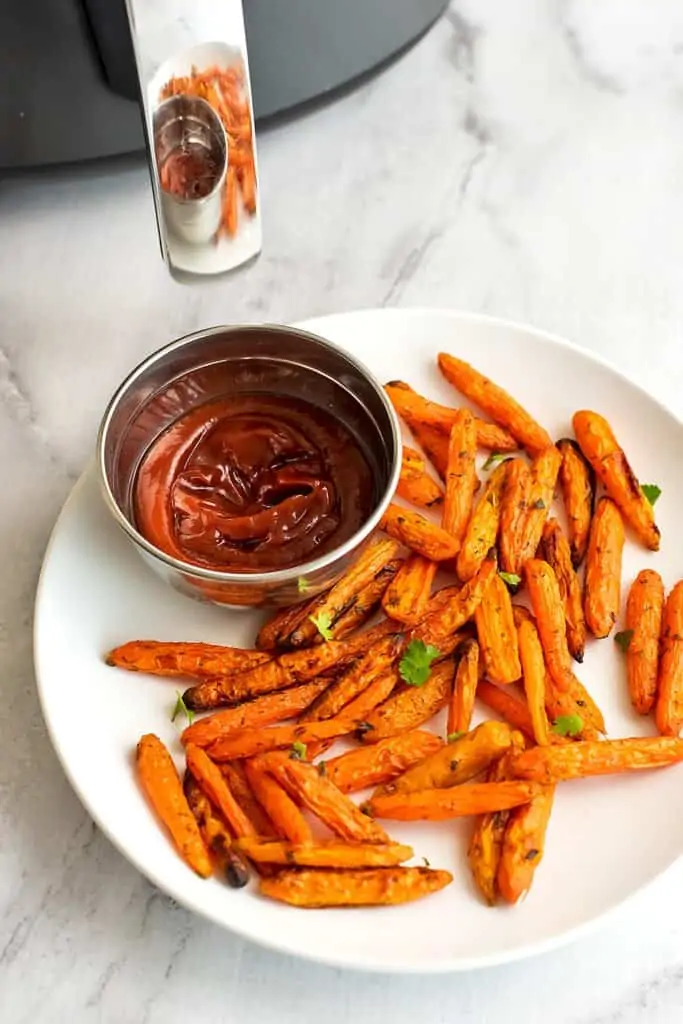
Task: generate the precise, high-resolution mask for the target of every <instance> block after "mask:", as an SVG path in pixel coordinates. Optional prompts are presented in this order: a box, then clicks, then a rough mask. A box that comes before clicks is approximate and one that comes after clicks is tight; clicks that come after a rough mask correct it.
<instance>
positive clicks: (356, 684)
mask: <svg viewBox="0 0 683 1024" xmlns="http://www.w3.org/2000/svg"><path fill="white" fill-rule="evenodd" d="M403 641H404V638H403V634H402V633H390V634H389V636H386V637H384V638H383V639H381V640H378V641H377V643H376V644H373V645H372V647H370V649H369V650H368V652H367V653H366V654H365V655H364V656H363V657H362V658H360V659H359V660H358V661H357V662H356V663H355V665H353V666H352V667H351V668H350V669H348V670H347V671H346V672H344V673H343V674H342V675H341V676H339V678H338V679H336V680H335V681H334V682H333V683H332V684H331V685H330V686H328V687H327V689H326V690H324V692H323V693H322V694H321V695H320V697H319V698H318V699H317V700H315V701H314V702H313V704H311V706H310V707H309V708H308V710H307V711H305V712H304V714H303V715H302V716H301V719H300V721H302V722H321V721H322V720H323V719H325V718H333V717H334V716H335V715H338V714H340V713H341V711H342V709H343V708H345V707H346V705H347V704H349V703H350V702H351V701H352V700H354V699H355V698H356V697H358V695H359V694H360V693H362V692H363V690H365V689H367V687H368V686H369V685H370V683H372V682H373V681H374V680H375V679H376V678H377V677H378V676H380V675H384V674H385V673H386V672H388V671H389V670H390V669H391V667H392V665H393V662H394V659H395V657H396V655H397V654H398V652H399V651H400V649H401V647H402V645H403Z"/></svg>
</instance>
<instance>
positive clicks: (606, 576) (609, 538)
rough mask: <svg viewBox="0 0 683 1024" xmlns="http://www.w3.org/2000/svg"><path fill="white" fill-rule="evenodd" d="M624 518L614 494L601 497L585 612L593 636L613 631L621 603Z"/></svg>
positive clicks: (588, 559)
mask: <svg viewBox="0 0 683 1024" xmlns="http://www.w3.org/2000/svg"><path fill="white" fill-rule="evenodd" d="M624 540H625V535H624V521H623V519H622V518H621V513H620V511H619V509H618V508H617V506H616V505H615V503H614V502H613V501H612V500H611V498H601V499H600V501H599V502H598V506H597V508H596V510H595V515H594V516H593V522H592V523H591V532H590V540H589V542H588V555H587V556H586V592H585V595H584V614H585V616H586V625H587V626H588V628H589V629H590V631H591V633H592V634H593V636H596V637H606V636H609V634H610V633H611V632H612V628H613V626H614V623H615V622H616V621H617V616H618V615H619V607H620V604H621V558H622V552H623V550H624Z"/></svg>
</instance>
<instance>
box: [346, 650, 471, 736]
mask: <svg viewBox="0 0 683 1024" xmlns="http://www.w3.org/2000/svg"><path fill="white" fill-rule="evenodd" d="M454 671H455V665H454V663H453V661H452V660H451V659H448V661H443V662H441V664H439V665H437V666H436V668H433V669H432V673H431V675H430V677H429V679H428V680H427V682H426V683H424V685H423V686H406V687H405V689H403V690H400V691H399V692H398V693H395V694H392V696H391V697H389V699H388V700H385V701H384V703H383V704H380V706H379V707H378V708H377V709H376V710H375V711H372V712H370V714H369V715H367V717H366V718H365V721H364V722H363V725H362V728H361V738H362V740H363V742H364V743H379V741H380V740H384V739H386V738H387V737H388V736H397V735H399V734H400V733H403V732H407V731H409V730H410V729H417V728H418V726H420V725H422V724H423V723H424V722H428V721H429V719H430V718H431V717H432V715H435V714H436V712H437V711H440V710H441V708H443V707H445V706H446V704H447V703H448V698H449V697H450V694H451V689H452V685H453V673H454Z"/></svg>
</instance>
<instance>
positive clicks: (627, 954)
mask: <svg viewBox="0 0 683 1024" xmlns="http://www.w3.org/2000/svg"><path fill="white" fill-rule="evenodd" d="M682 62H683V8H681V5H680V4H678V3H676V2H674V0H602V2H601V3H599V4H596V3H595V2H593V0H515V2H511V3H501V2H500V0H457V2H454V3H453V4H452V5H451V7H450V10H449V11H448V13H447V15H446V17H445V18H443V19H442V21H441V22H440V23H439V24H437V25H436V26H435V27H434V28H433V30H432V31H431V32H430V33H429V34H428V35H427V36H426V37H425V38H424V39H423V40H422V41H421V42H420V43H419V44H418V45H417V46H416V47H415V48H414V49H413V50H411V51H410V52H408V53H407V54H405V55H404V56H403V57H402V58H401V59H400V60H399V61H398V62H396V63H395V64H394V65H392V66H391V67H390V68H388V69H387V70H386V71H385V72H384V73H383V74H382V75H380V76H378V77H376V78H372V79H370V80H369V81H367V82H366V83H365V84H363V85H362V86H361V87H360V88H359V89H357V90H356V91H354V92H352V93H350V94H348V95H346V96H345V97H343V98H341V99H338V100H337V101H335V102H334V103H332V104H331V105H329V106H326V107H324V108H321V109H317V110H315V111H312V112H309V113H307V114H306V115H305V116H303V117H301V118H299V119H296V120H294V121H291V122H290V123H287V124H286V125H281V126H280V127H277V128H274V129H272V130H270V131H269V132H268V133H267V134H265V135H264V136H263V137H262V138H261V142H260V165H261V178H262V180H261V185H262V193H263V203H264V237H265V240H264V253H263V256H262V258H261V260H260V262H259V263H258V264H257V265H256V266H255V267H253V268H252V269H251V270H249V272H248V273H245V274H244V275H240V276H238V277H235V278H233V279H223V280H218V281H214V282H209V283H206V284H203V285H200V286H197V287H188V286H184V285H179V284H176V283H174V282H173V281H172V280H171V279H170V278H169V277H168V275H167V272H166V270H165V268H164V266H163V264H162V262H161V260H160V258H159V255H158V250H157V239H156V232H155V227H154V220H153V212H152V199H151V195H150V190H149V184H148V178H147V173H146V169H145V168H144V167H143V165H142V163H141V162H140V161H139V160H136V159H132V160H123V161H117V162H114V163H110V164H105V165H101V166H97V167H88V168H84V169H77V170H74V169H71V170H62V171H58V172H56V171H52V172H49V173H35V174H28V175H23V176H13V177H10V178H9V179H7V180H5V181H4V182H2V183H0V238H1V240H2V245H1V246H0V327H1V330H0V472H1V474H2V480H3V492H2V499H1V500H0V515H1V517H2V518H1V519H0V524H1V527H2V540H3V549H2V550H3V557H2V576H1V578H0V666H1V669H2V673H1V675H0V687H1V688H2V699H1V700H0V1021H2V1022H3V1024H5V1022H7V1024H25V1022H29V1021H30V1022H31V1024H66V1022H69V1024H81V1022H82V1024H91V1022H93V1024H94V1022H105V1024H109V1022H111V1024H162V1022H163V1024H175V1022H185V1021H197V1022H199V1021H202V1022H204V1021H206V1022H211V1024H213V1022H219V1024H220V1022H237V1021H240V1022H242V1021H249V1022H250V1024H252V1022H253V1024H260V1022H263V1024H269V1022H271V1021H275V1020H277V1021H278V1022H279V1024H295V1022H296V1024H301V1022H302V1021H309V1020H317V1019H324V1020H325V1021H326V1022H328V1024H351V1022H353V1024H365V1022H370V1021H377V1020H384V1019H391V1020H392V1021H393V1022H395V1024H414V1022H415V1021H418V1020H419V1021H425V1022H427V1024H440V1022H444V1024H445V1022H447V1021H448V1022H449V1024H450V1022H451V1021H455V1020H457V1021H458V1022H459V1024H470V1022H472V1024H492V1022H498V1021H503V1020H505V1021H506V1022H508V1024H518V1022H519V1024H522V1022H524V1024H547V1022H550V1021H552V1022H554V1024H555V1022H556V1024H645V1022H646V1021H647V1024H674V1022H679V1021H680V1020H681V1019H683V924H682V923H681V920H682V915H681V909H680V908H681V906H682V905H683V868H682V867H681V865H680V864H679V865H678V866H676V867H675V868H674V869H672V870H671V871H670V872H669V873H668V874H667V876H666V877H665V878H664V879H662V880H660V881H659V882H657V883H655V884H654V885H653V886H652V887H651V889H650V890H649V891H647V892H645V893H643V894H641V895H639V896H638V897H637V898H635V899H634V900H633V902H632V903H631V904H630V905H629V906H627V907H625V908H624V909H623V910H622V911H621V912H620V913H619V914H618V915H617V916H616V917H615V918H613V919H612V921H611V922H608V923H607V924H606V925H605V926H604V928H602V929H601V930H600V931H598V932H596V933H594V934H593V935H591V936H590V937H586V938H584V939H583V940H582V941H581V942H579V943H575V944H574V945H571V946H569V947H567V948H566V949H564V950H561V951H557V952H555V953H552V954H547V955H545V956H543V957H541V958H539V959H538V960H535V961H529V962H526V963H523V964H518V965H511V966H508V967H504V968H499V969H497V970H491V971H486V972H481V973H476V974H471V975H468V976H456V977H450V978H449V977H445V978H431V979H422V978H411V977H403V978H394V979H391V980H388V979H386V978H381V977H371V976H354V977H351V976H349V975H347V974H344V973H342V972H338V971H335V970H331V969H327V968H322V967H316V966H311V965H308V964H304V963H297V962H293V961H290V960H286V959H284V958H281V957H279V956H276V955H274V954H271V953H267V952H263V951H261V950H259V949H257V948H255V947H253V946H251V945H249V944H245V943H244V942H242V941H241V940H240V939H238V938H236V937H234V936H232V935H230V934H227V933H224V932H221V931H219V930H218V929H217V928H215V927H213V926H211V925H209V924H207V923H205V922H204V921H201V920H197V919H195V918H193V917H192V916H191V915H190V914H188V913H187V912H186V911H184V910H183V909H181V908H179V907H178V906H175V905H174V904H172V903H171V902H170V901H169V900H168V899H167V898H165V897H163V896H161V895H159V894H158V893H157V892H156V891H155V890H154V889H153V888H152V887H151V886H150V885H149V884H148V883H147V882H146V881H145V880H144V879H143V878H141V877H140V876H139V875H138V874H137V872H136V871H135V870H134V869H133V868H132V867H130V866H129V865H128V864H127V862H126V861H125V860H124V859H123V858H122V857H121V856H120V855H119V854H118V853H117V852H116V851H115V850H114V849H113V848H112V847H111V846H110V844H109V843H108V841H107V840H105V839H104V838H103V837H102V835H101V834H100V833H99V832H98V830H97V829H96V828H95V827H94V826H93V825H92V823H91V822H90V819H89V818H88V816H87V815H86V814H85V812H84V811H83V809H82V808H81V806H80V804H79V802H78V800H77V798H76V797H75V796H74V794H73V793H72V792H71V789H70V787H69V785H68V783H67V782H66V780H65V778H64V776H63V774H62V772H61V769H60V767H59V765H58V763H57V761H56V758H55V756H54V754H53V753H52V750H51V748H50V745H49V741H48V739H47V736H46V733H45V728H44V726H43V723H42V719H41V715H40V711H39V708H38V704H37V699H36V695H35V690H34V682H33V670H32V664H31V632H30V631H31V616H32V604H33V596H34V589H35V585H36V580H37V575H38V571H39V566H40V561H41V557H42V553H43V551H44V548H45V545H46V543H47V538H48V535H49V532H50V529H51V527H52V524H53V522H54V519H55V517H56V515H57V512H58V510H59V508H60V506H61V503H62V502H63V500H64V498H65V497H66V495H67V493H68V491H69V489H70V488H71V486H72V484H73V482H74V480H75V479H76V478H77V476H78V474H79V472H80V470H81V469H82V467H83V465H84V464H85V461H86V460H87V458H88V456H89V454H90V452H91V449H92V445H93V435H94V431H95V428H96V425H97V422H98V418H99V414H100V412H101V409H102V407H103V404H104V402H105V401H106V399H107V397H108V395H109V393H110V391H111V389H112V387H113V386H114V385H115V384H116V382H117V381H118V379H119V378H120V377H121V375H122V374H123V373H124V372H125V371H126V370H127V369H128V368H129V366H130V365H131V364H132V363H133V362H135V361H136V360H138V359H139V358H140V357H141V356H143V355H144V354H145V353H147V352H149V351H150V350H151V349H153V348H155V347H156V346H158V345H159V344H161V343H163V342H164V341H166V340H168V339H169V338H171V337H173V336H177V335H179V334H182V333H183V332H185V331H188V330H192V329H195V328H197V327H200V326H206V325H208V324H211V323H216V322H219V321H225V320H240V319H246V320H258V319H263V318H272V319H281V320H292V319H296V318H299V317H304V316H309V315H315V314H320V313H325V312H331V311H335V310H343V309H347V308H354V307H362V306H374V305H381V304H383V303H384V304H391V305H440V306H454V307H459V308H467V309H472V310H478V311H484V312H488V313H494V314H497V315H500V316H505V317H510V318H513V319H516V320H522V321H529V322H532V323H534V324H536V325H538V326H540V327H544V328H547V329H550V330H552V331H556V332H557V333H560V334H563V335H565V336H567V337H570V338H572V339H573V340H576V341H578V342H580V343H581V344H583V345H585V346H586V347H588V348H591V349H594V350H596V351H598V352H600V353H602V354H603V355H605V356H606V357H608V358H609V359H611V360H612V361H614V362H615V363H616V364H617V365H618V366H619V367H621V368H622V369H623V370H624V371H625V372H627V373H629V374H631V375H633V376H635V377H637V379H638V380H639V381H640V382H641V383H642V384H643V386H645V387H646V388H648V389H649V390H651V391H652V392H653V393H654V394H655V395H656V396H657V397H659V398H660V399H661V400H663V401H664V402H666V403H667V404H669V406H670V407H671V408H672V409H674V411H676V412H677V413H679V414H680V413H682V412H683V399H682V398H681V395H682V394H683V329H682V325H683V288H682V287H681V280H682V276H681V275H682V269H681V268H683V231H682V230H681V225H682V224H683V102H682V97H683V63H682Z"/></svg>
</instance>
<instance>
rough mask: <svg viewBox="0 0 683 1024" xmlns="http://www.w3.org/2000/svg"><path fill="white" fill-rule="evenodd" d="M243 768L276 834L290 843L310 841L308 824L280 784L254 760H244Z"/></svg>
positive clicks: (311, 838)
mask: <svg viewBox="0 0 683 1024" xmlns="http://www.w3.org/2000/svg"><path fill="white" fill-rule="evenodd" d="M244 770H245V772H246V774H247V779H248V780H249V785H250V786H251V788H252V790H253V791H254V796H255V797H256V799H257V800H258V802H259V803H260V804H261V806H262V807H263V809H264V811H265V812H266V814H267V815H268V817H269V818H270V820H271V821H272V822H273V825H274V826H275V830H276V832H277V833H278V835H280V836H282V837H283V838H284V839H288V840H289V841H290V842H292V843H297V844H301V845H304V844H306V843H312V842H313V833H312V831H311V827H310V825H309V824H308V822H307V821H306V819H305V817H304V816H303V814H302V813H301V811H300V810H299V808H298V807H297V805H296V804H295V803H294V801H293V800H292V798H291V797H290V796H289V794H288V793H285V791H284V789H283V788H282V786H281V785H280V784H279V783H278V782H276V781H275V779H274V778H272V777H271V776H270V775H269V774H268V772H267V771H266V770H265V769H264V768H262V767H261V766H260V765H259V764H258V763H257V762H255V761H246V762H245V765H244Z"/></svg>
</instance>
